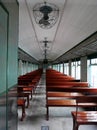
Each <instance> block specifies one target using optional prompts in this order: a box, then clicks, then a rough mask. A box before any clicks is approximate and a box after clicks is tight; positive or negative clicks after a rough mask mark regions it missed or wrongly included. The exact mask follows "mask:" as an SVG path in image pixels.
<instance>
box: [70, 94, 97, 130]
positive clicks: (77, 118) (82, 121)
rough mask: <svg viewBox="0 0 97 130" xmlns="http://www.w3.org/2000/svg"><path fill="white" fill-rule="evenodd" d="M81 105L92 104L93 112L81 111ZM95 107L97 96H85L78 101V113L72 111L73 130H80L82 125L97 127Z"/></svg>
mask: <svg viewBox="0 0 97 130" xmlns="http://www.w3.org/2000/svg"><path fill="white" fill-rule="evenodd" d="M79 104H83V107H86V106H85V104H90V105H88V107H89V108H90V107H92V108H91V111H85V110H84V111H79V110H78V107H79V106H80V105H79ZM93 107H97V96H83V97H80V98H77V99H76V111H72V112H71V113H72V117H73V130H78V128H79V126H80V125H97V109H96V111H95V109H94V111H93Z"/></svg>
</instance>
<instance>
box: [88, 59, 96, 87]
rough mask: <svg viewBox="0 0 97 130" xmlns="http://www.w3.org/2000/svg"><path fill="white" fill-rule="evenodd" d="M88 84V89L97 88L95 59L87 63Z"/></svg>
mask: <svg viewBox="0 0 97 130" xmlns="http://www.w3.org/2000/svg"><path fill="white" fill-rule="evenodd" d="M87 69H88V71H87V72H88V82H89V84H90V87H94V88H96V87H97V58H94V59H89V60H88V61H87Z"/></svg>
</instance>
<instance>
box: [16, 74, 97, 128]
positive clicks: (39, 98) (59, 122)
mask: <svg viewBox="0 0 97 130" xmlns="http://www.w3.org/2000/svg"><path fill="white" fill-rule="evenodd" d="M45 106H46V87H45V73H43V75H42V77H41V79H40V81H39V84H38V86H37V88H36V91H35V94H34V95H33V98H32V100H31V101H30V106H29V107H28V108H26V117H25V119H24V121H20V120H19V121H18V130H42V129H41V128H42V126H49V130H72V128H73V124H72V117H71V111H73V110H75V108H69V107H65V108H63V107H61V108H60V107H56V108H54V107H52V108H50V110H49V113H50V118H49V121H46V107H45ZM18 113H19V114H20V110H18ZM86 129H88V130H96V129H97V127H96V126H80V128H79V130H86ZM47 130H48V129H47Z"/></svg>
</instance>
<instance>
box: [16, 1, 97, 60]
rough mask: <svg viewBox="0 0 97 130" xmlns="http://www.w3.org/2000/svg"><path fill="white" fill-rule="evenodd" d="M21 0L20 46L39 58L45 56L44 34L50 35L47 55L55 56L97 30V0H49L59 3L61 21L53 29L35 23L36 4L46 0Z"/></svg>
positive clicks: (53, 57)
mask: <svg viewBox="0 0 97 130" xmlns="http://www.w3.org/2000/svg"><path fill="white" fill-rule="evenodd" d="M18 1H19V47H20V48H21V49H23V50H24V51H26V52H27V53H28V54H30V55H31V56H32V57H34V58H35V59H37V60H38V61H40V60H43V59H44V53H43V52H44V47H43V46H44V44H43V43H41V41H44V38H45V37H47V40H48V41H51V43H48V46H49V48H48V51H47V58H48V59H49V60H51V61H52V60H55V59H56V58H58V57H59V56H61V55H62V54H64V53H65V52H67V51H68V50H69V49H71V48H73V47H74V46H75V45H77V44H78V43H80V42H81V41H83V40H84V39H85V38H87V37H88V36H90V35H91V34H92V33H94V32H96V31H97V0H46V1H47V2H49V3H54V4H56V5H57V6H58V7H59V19H58V22H57V23H56V24H55V25H54V26H53V27H52V28H51V29H42V28H40V27H39V25H37V24H36V23H35V19H34V17H33V7H34V6H35V4H36V3H41V2H44V0H18Z"/></svg>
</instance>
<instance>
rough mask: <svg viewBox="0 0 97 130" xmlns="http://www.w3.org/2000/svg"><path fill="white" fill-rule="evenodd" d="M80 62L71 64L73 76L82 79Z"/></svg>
mask: <svg viewBox="0 0 97 130" xmlns="http://www.w3.org/2000/svg"><path fill="white" fill-rule="evenodd" d="M80 64H81V63H80V61H73V62H72V63H71V76H72V77H74V78H76V79H80Z"/></svg>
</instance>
